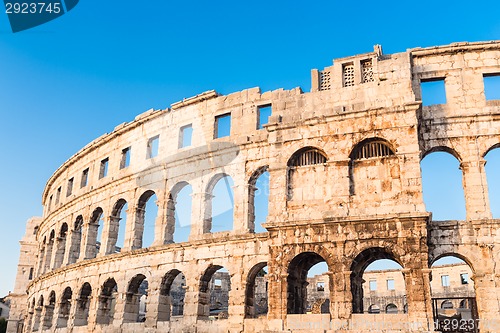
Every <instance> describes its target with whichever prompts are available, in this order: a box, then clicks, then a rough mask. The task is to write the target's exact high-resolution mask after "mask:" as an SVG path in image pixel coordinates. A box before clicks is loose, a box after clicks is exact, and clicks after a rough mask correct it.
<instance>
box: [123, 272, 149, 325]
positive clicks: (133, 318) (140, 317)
mask: <svg viewBox="0 0 500 333" xmlns="http://www.w3.org/2000/svg"><path fill="white" fill-rule="evenodd" d="M147 297H148V280H146V276H144V275H142V274H138V275H136V276H134V277H133V278H132V280H131V281H130V283H129V285H128V288H127V295H126V298H125V310H124V314H123V322H124V323H140V322H144V321H146V306H147Z"/></svg>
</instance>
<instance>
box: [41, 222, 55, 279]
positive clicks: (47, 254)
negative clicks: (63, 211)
mask: <svg viewBox="0 0 500 333" xmlns="http://www.w3.org/2000/svg"><path fill="white" fill-rule="evenodd" d="M55 239H56V232H55V230H54V229H52V230H51V231H50V234H49V239H48V242H47V246H46V250H45V251H46V252H45V264H44V267H43V272H44V273H46V272H49V271H50V269H51V264H52V251H53V249H54V243H55Z"/></svg>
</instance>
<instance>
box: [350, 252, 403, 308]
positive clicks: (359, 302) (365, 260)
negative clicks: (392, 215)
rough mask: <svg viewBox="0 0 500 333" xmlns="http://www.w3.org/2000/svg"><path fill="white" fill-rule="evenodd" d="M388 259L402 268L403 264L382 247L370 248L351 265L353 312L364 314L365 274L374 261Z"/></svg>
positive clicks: (360, 254)
mask: <svg viewBox="0 0 500 333" xmlns="http://www.w3.org/2000/svg"><path fill="white" fill-rule="evenodd" d="M380 259H388V260H392V261H395V262H396V263H398V264H399V265H400V266H401V267H404V266H403V265H402V263H401V262H400V261H399V260H398V259H397V258H396V256H395V255H394V254H393V253H391V252H389V250H388V249H385V248H381V247H370V248H367V249H365V250H363V251H362V252H361V253H359V254H358V255H357V256H356V258H354V260H353V261H352V263H351V293H352V312H353V313H363V294H364V292H363V282H364V280H363V273H364V271H365V270H366V268H367V267H368V266H369V265H370V264H371V263H373V262H374V261H377V260H380Z"/></svg>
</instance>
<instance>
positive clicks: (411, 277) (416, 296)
mask: <svg viewBox="0 0 500 333" xmlns="http://www.w3.org/2000/svg"><path fill="white" fill-rule="evenodd" d="M401 271H402V273H403V277H404V279H405V289H406V300H407V303H408V321H409V323H411V324H412V325H414V327H412V328H413V329H415V330H416V328H417V327H418V329H419V330H424V331H428V330H431V331H432V330H433V326H432V325H433V315H432V299H431V283H430V273H431V269H429V268H418V267H417V268H412V269H402V270H401Z"/></svg>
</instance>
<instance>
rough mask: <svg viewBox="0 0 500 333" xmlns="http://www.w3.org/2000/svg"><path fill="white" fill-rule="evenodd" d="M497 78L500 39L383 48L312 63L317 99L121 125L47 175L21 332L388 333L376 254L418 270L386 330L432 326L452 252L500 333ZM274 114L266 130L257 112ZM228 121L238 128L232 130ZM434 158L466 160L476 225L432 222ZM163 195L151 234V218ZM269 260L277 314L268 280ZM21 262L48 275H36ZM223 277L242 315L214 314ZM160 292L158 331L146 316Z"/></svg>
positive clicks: (148, 115)
mask: <svg viewBox="0 0 500 333" xmlns="http://www.w3.org/2000/svg"><path fill="white" fill-rule="evenodd" d="M499 73H500V43H499V42H486V43H459V44H451V45H448V46H440V47H435V48H426V49H410V50H407V51H406V52H402V53H397V54H391V55H385V54H383V53H382V50H381V47H380V46H376V47H375V48H374V52H371V53H366V54H361V55H356V56H352V57H347V58H342V59H336V60H335V62H334V64H333V65H332V66H329V67H326V68H325V69H323V70H321V71H318V70H313V71H312V91H311V92H309V93H303V92H302V91H301V89H300V88H296V89H292V90H283V89H278V90H275V91H269V92H261V91H260V89H259V88H252V89H248V90H243V91H240V92H236V93H233V94H229V95H227V96H221V95H219V94H217V93H216V92H214V91H209V92H205V93H202V94H200V95H198V96H195V97H192V98H188V99H185V100H183V101H180V102H178V103H174V104H172V106H171V108H169V109H166V110H149V111H147V112H145V113H143V114H141V115H139V116H137V117H136V119H135V120H134V121H132V122H130V123H124V124H121V125H119V126H117V127H116V128H115V130H114V131H113V132H111V133H109V134H106V135H103V136H101V137H99V138H97V139H96V140H94V141H93V142H91V143H89V144H88V145H87V146H86V147H84V148H83V149H82V150H80V151H79V152H77V153H76V154H75V155H74V156H72V157H71V158H70V159H69V160H68V161H66V162H65V163H64V164H63V165H62V166H61V167H60V168H59V169H58V170H56V171H55V173H54V174H53V175H52V176H51V177H50V179H49V180H48V181H47V185H46V187H45V190H44V192H43V195H42V203H43V205H44V210H43V217H42V218H41V219H39V220H37V221H38V222H37V224H38V228H37V231H36V235H35V240H34V242H33V241H30V242H29V244H27V246H26V247H23V249H25V250H26V251H28V252H29V254H27V255H26V257H29V259H26V260H24V259H23V258H22V259H21V261H20V272H19V274H18V285H19V286H18V288H17V289H16V293H18V292H19V293H18V294H17V295H18V296H16V297H17V301H16V302H17V304H20V306H19V307H14V308H13V311H12V315H13V318H17V319H16V320H15V321H12V322H11V323H9V332H14V331H15V328H14V327H15V326H16V325H17V324H18V322H19V323H21V322H24V329H25V331H26V332H31V331H35V330H38V331H41V330H46V331H58V332H65V331H72V332H87V331H92V332H101V331H102V332H133V331H148V332H153V331H170V332H181V331H182V332H241V331H245V332H263V331H266V330H267V331H268V332H279V331H283V330H291V331H301V330H302V331H304V330H305V331H307V332H312V329H313V327H312V326H314V325H319V326H321V327H323V328H318V329H323V331H325V330H328V329H332V327H334V326H335V325H344V326H342V327H344V328H346V327H347V328H349V327H350V328H351V330H352V331H359V329H354V328H353V327H354V326H352V325H354V324H353V323H364V324H366V323H373V326H370V325H365V326H364V328H363V329H362V331H365V330H367V331H370V330H371V331H381V330H382V329H381V328H380V326H376V325H375V324H377V325H378V324H379V323H380V322H379V321H380V320H381V319H379V318H380V317H378V318H374V317H373V316H372V315H365V314H364V312H365V309H364V308H363V288H362V274H363V271H364V269H365V268H366V267H367V266H368V265H369V264H370V263H371V262H373V261H375V260H378V259H392V260H395V261H397V262H398V263H399V264H400V265H401V266H402V267H403V276H404V284H405V287H406V295H407V304H408V312H407V313H406V314H401V315H400V314H398V315H396V316H395V317H390V315H389V314H387V315H384V318H385V319H384V320H386V322H388V323H394V324H398V325H403V326H404V325H407V327H410V328H408V329H405V331H417V330H421V331H422V330H423V331H432V330H433V329H434V327H433V312H432V297H431V291H430V287H431V277H430V269H429V267H430V265H431V264H432V263H433V262H434V261H435V260H436V259H438V258H440V257H441V256H443V255H454V256H458V257H460V258H462V259H464V260H465V261H466V262H467V263H468V264H469V265H470V266H471V269H472V275H473V276H472V278H473V279H474V288H475V294H476V296H477V308H478V314H479V317H480V319H481V325H483V326H481V332H498V331H500V330H498V329H494V328H492V327H494V326H493V323H494V322H495V320H497V319H498V314H499V313H500V306H499V304H500V301H499V299H498V298H499V297H500V296H498V295H500V288H499V287H498V284H499V280H498V276H499V274H500V271H499V270H500V268H498V267H500V265H498V263H500V257H499V255H498V253H500V252H499V251H498V249H497V247H498V244H499V238H498V232H497V231H498V230H500V223H499V222H500V221H498V220H495V219H492V216H491V211H490V208H489V199H488V195H487V194H488V191H487V186H488V184H487V181H486V176H485V170H484V155H485V154H486V153H487V152H488V151H489V150H491V149H493V148H496V147H498V146H499V145H500V137H499V133H500V121H499V119H500V118H499V114H500V112H499V111H500V106H499V103H496V102H497V101H486V99H485V96H484V92H483V85H482V80H483V76H484V75H493V74H499ZM436 79H439V80H444V84H445V87H446V104H439V105H430V106H427V105H426V106H423V105H422V100H421V95H422V94H421V84H422V82H425V81H428V80H436ZM269 105H271V107H272V115H271V116H270V117H269V120H268V122H267V123H266V124H264V126H263V128H260V127H261V126H258V125H259V110H260V108H261V107H264V106H269ZM227 114H230V116H231V129H230V135H229V136H227V137H217V130H216V128H217V121H218V119H220V118H219V117H220V116H222V115H227ZM186 126H191V128H192V129H193V133H194V134H193V136H192V144H191V146H189V147H183V145H182V141H181V138H182V136H181V133H182V129H183V128H185V127H186ZM156 144H158V152H156V151H155V148H154V147H156ZM434 151H447V152H450V153H451V154H453V156H455V157H456V158H457V159H458V160H459V162H460V165H461V170H462V173H463V187H464V192H465V198H466V211H467V219H466V220H464V221H448V222H436V221H432V218H431V216H432V215H431V212H427V211H426V208H425V205H424V202H423V199H422V181H421V172H420V161H421V159H422V158H423V157H425V156H426V155H427V154H429V153H432V152H434ZM128 154H130V155H128ZM127 160H129V164H128V165H127V163H126V162H125V161H127ZM266 171H267V172H269V175H270V186H269V214H268V217H267V220H266V223H265V224H264V227H265V228H266V232H262V233H256V232H255V230H256V229H255V219H254V218H255V207H254V195H255V193H256V191H255V185H256V180H257V178H258V177H259V176H260V175H261V174H263V173H264V172H266ZM227 177H230V178H231V180H232V182H233V184H234V185H233V186H232V187H231V192H232V193H233V195H232V198H233V201H232V202H231V203H227V204H228V207H227V209H226V211H231V212H232V213H233V219H232V221H230V220H231V219H228V218H226V220H228V221H226V222H228V224H229V225H230V228H228V230H226V231H221V232H212V227H213V225H212V222H213V221H214V216H213V214H212V213H213V212H212V203H213V201H214V200H216V199H217V198H214V197H213V190H214V188H215V187H216V185H217V183H218V182H219V181H226V180H228V179H229V178H227ZM187 185H190V186H191V196H190V198H191V200H192V206H191V224H190V226H189V230H190V233H189V239H188V241H186V242H180V243H175V242H174V239H175V236H176V230H177V232H178V231H179V230H180V229H181V228H180V226H176V222H175V209H176V207H177V205H176V200H177V195H178V194H179V192H180V191H181V190H182V189H184V188H186V186H187ZM154 196H156V201H155V204H156V205H157V207H158V215H157V216H156V222H155V223H154V225H153V226H150V225H147V222H146V218H145V216H146V217H147V216H148V212H147V211H145V210H146V207H147V204H146V203H147V202H148V200H151V198H154ZM125 204H127V206H128V208H127V209H126V211H125V210H124V209H123V207H125ZM125 213H126V216H127V218H126V223H125V220H124V219H123V217H124V216H125V215H124V214H125ZM100 221H102V222H100ZM30 228H32V227H31V225H30V224H29V223H28V232H30V231H29V229H30ZM99 228H101V229H99ZM120 228H124V230H125V232H124V234H125V239H124V241H123V244H118V247H119V248H120V249H119V251H117V243H118V239H119V232H120V230H122V229H120ZM176 228H177V229H176ZM31 232H32V231H31ZM98 235H101V237H100V239H97V238H98ZM148 237H149V239H152V244H147V243H146V240H147V239H148ZM98 242H99V243H98ZM98 244H100V245H99V246H97V245H98ZM120 245H121V246H120ZM23 251H24V250H23ZM319 262H326V264H327V266H328V290H329V299H330V304H329V313H328V314H311V315H308V314H306V310H307V300H306V298H305V297H304V296H305V293H306V279H307V271H308V270H309V269H310V268H311V267H312V266H313V265H315V264H316V263H319ZM265 266H267V267H268V274H267V275H266V280H267V294H268V311H267V316H265V317H264V318H263V317H262V316H257V315H256V313H258V312H259V311H255V310H256V309H255V307H256V301H255V300H256V295H255V294H256V292H255V289H256V288H255V284H256V279H257V277H258V273H259V272H260V271H261V270H262V268H264V267H265ZM23 267H25V268H28V267H29V268H33V271H34V279H33V280H32V281H30V280H26V279H25V278H24V276H25V274H26V273H25V272H26V271H25V270H23V269H22V268H23ZM221 268H225V269H226V270H227V271H228V274H229V276H230V282H231V288H230V290H228V297H229V300H228V309H227V311H228V315H227V318H219V319H218V320H212V318H211V316H210V315H209V314H210V313H209V312H210V311H209V310H210V305H209V304H210V297H209V295H210V291H211V289H210V281H211V279H212V277H213V276H214V274H216V272H217V271H219V270H220V269H221ZM180 273H182V274H184V276H185V299H184V305H183V314H182V316H173V315H171V314H172V313H173V312H172V299H171V295H170V291H171V286H172V282H173V281H174V280H175V278H176V277H177V276H178V275H179V274H180ZM144 281H147V282H148V288H147V290H148V291H147V300H146V302H145V309H146V311H145V321H144V322H134V320H133V319H134V318H136V316H135V312H136V311H139V310H138V309H139V304H140V302H139V301H138V299H139V298H138V294H137V290H138V286H139V284H141V283H142V282H144ZM18 289H19V291H18ZM257 289H259V288H257ZM23 290H26V292H27V293H26V294H24V293H23V292H22V291H23ZM21 304H22V305H23V306H21ZM77 305H78V306H77ZM307 316H309V317H307ZM363 316H366V317H363ZM325 320H326V321H325ZM325 323H326V324H325ZM307 325H309V327H308V326H307ZM322 325H323V326H322ZM324 325H326V326H328V327H327V328H325V327H324ZM345 325H348V326H345ZM349 325H351V326H349ZM356 325H357V324H356ZM315 327H316V326H314V329H316V328H315ZM335 327H337V326H335ZM398 327H399V326H398ZM385 330H387V328H385ZM394 330H396V329H394ZM398 330H401V329H398Z"/></svg>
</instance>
